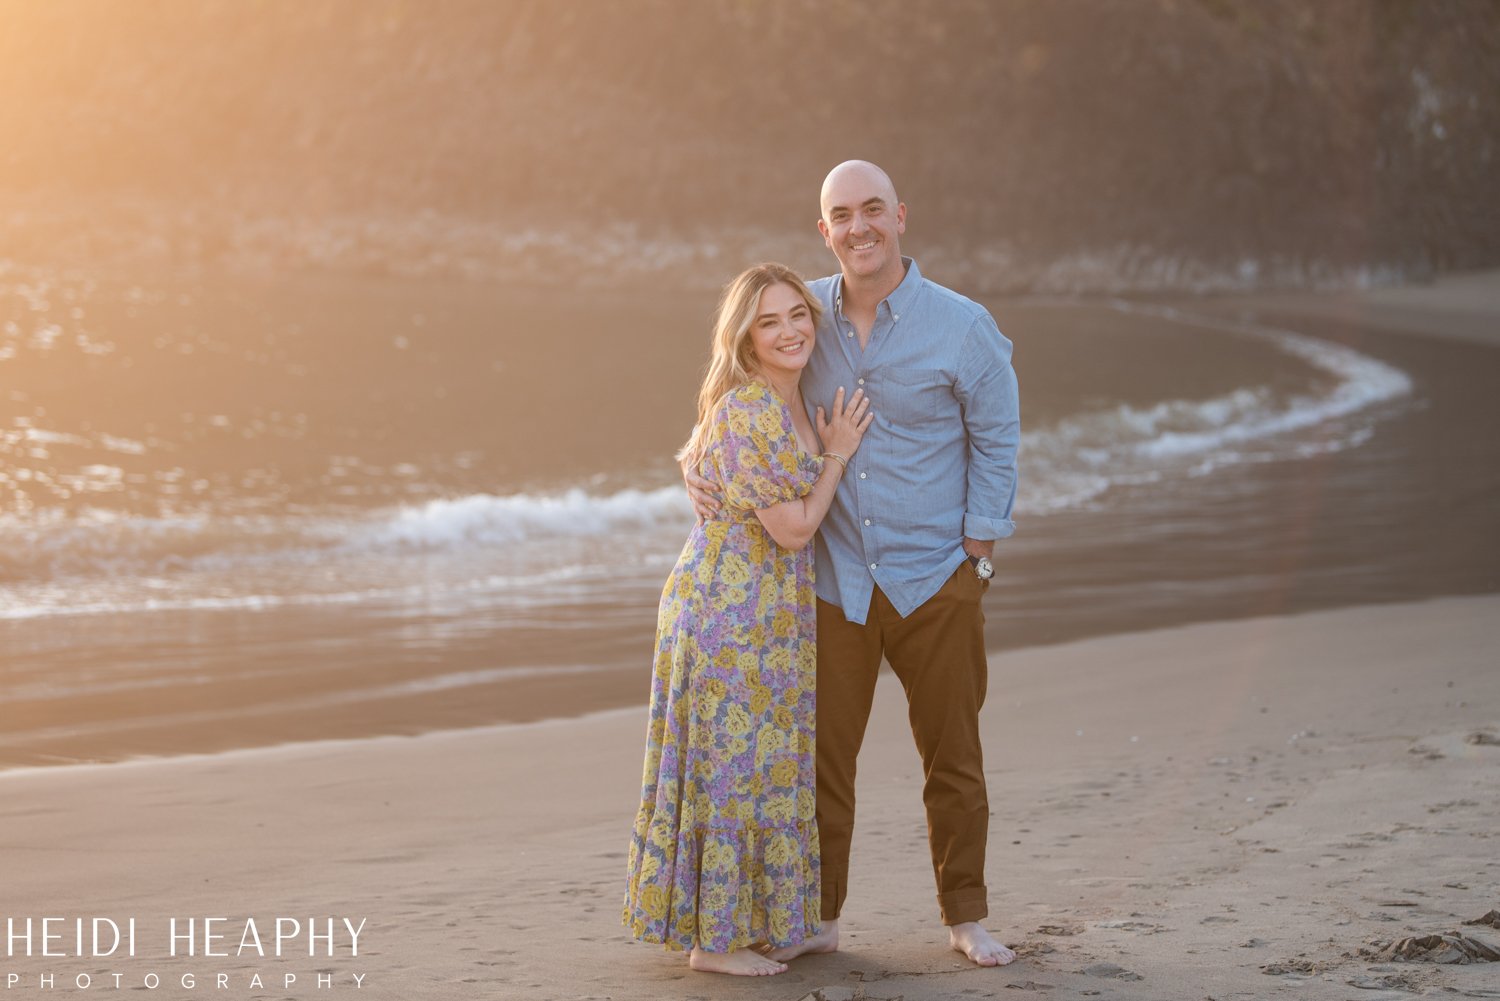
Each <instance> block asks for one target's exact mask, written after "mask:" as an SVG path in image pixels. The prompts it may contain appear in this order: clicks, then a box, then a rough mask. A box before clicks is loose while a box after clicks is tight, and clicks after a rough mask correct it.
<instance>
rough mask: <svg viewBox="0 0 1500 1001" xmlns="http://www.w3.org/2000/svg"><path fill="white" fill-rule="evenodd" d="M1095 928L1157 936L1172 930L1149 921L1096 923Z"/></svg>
mask: <svg viewBox="0 0 1500 1001" xmlns="http://www.w3.org/2000/svg"><path fill="white" fill-rule="evenodd" d="M1094 927H1095V928H1108V929H1111V930H1114V931H1138V932H1141V933H1142V934H1145V935H1155V934H1157V933H1158V932H1164V931H1170V930H1171V929H1169V928H1166V927H1164V926H1162V925H1154V924H1151V923H1150V922H1149V921H1095V922H1094Z"/></svg>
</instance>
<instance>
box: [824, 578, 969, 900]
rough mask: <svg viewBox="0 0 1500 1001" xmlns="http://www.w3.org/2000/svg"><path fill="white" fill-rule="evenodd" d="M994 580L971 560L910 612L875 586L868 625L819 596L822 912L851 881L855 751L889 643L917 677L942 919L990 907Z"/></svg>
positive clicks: (912, 702) (893, 655)
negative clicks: (988, 659) (989, 604)
mask: <svg viewBox="0 0 1500 1001" xmlns="http://www.w3.org/2000/svg"><path fill="white" fill-rule="evenodd" d="M988 587H989V583H988V582H987V581H981V580H979V578H978V577H976V576H974V571H973V569H972V568H971V567H970V565H969V564H968V563H964V564H962V565H961V566H959V568H958V570H957V571H955V572H954V574H953V576H952V577H950V578H948V580H947V581H946V582H945V583H944V584H943V586H942V588H941V589H940V590H939V591H938V593H937V594H935V595H933V596H932V597H931V598H930V599H928V601H927V602H926V603H925V604H923V605H922V606H921V607H920V608H918V609H916V610H915V611H913V612H912V613H911V615H909V616H907V617H906V618H904V619H903V618H902V617H901V616H900V615H899V614H898V613H897V612H896V609H895V608H894V607H893V606H892V605H891V602H890V599H888V598H887V597H886V596H885V595H884V594H882V593H881V591H880V589H879V588H876V590H875V593H874V595H873V596H872V597H871V599H870V612H869V616H868V617H867V619H866V621H865V624H864V625H856V624H855V623H852V622H849V621H848V620H847V619H845V618H844V611H843V609H841V608H839V607H837V606H835V605H830V604H829V603H827V602H825V601H821V600H820V601H819V602H818V717H817V719H818V729H817V768H818V840H819V841H820V842H821V844H822V868H823V919H824V920H830V919H834V918H837V917H838V916H839V912H840V911H841V910H842V909H843V906H844V898H845V896H847V895H848V891H849V842H850V839H851V838H852V837H853V834H854V772H855V767H854V765H855V758H856V757H857V756H858V754H859V748H860V745H861V744H862V743H863V742H864V737H865V724H866V723H868V722H869V719H870V706H871V704H872V702H873V701H874V698H875V678H876V676H877V674H878V673H879V671H880V658H881V656H882V654H883V655H884V656H885V658H886V659H887V660H889V661H890V663H891V668H892V669H893V670H894V671H895V673H896V677H897V678H899V679H900V681H901V685H902V687H903V688H905V689H906V700H907V704H908V706H909V717H910V720H911V732H912V736H913V737H914V738H915V739H916V743H917V750H918V751H919V752H920V753H921V755H922V766H923V773H924V775H925V776H926V783H925V785H924V786H923V789H922V799H923V802H924V803H925V804H926V806H927V837H928V841H929V843H930V845H931V848H932V867H933V873H934V875H935V876H936V877H937V889H938V894H937V899H938V909H939V910H940V911H941V913H942V916H943V923H944V924H948V925H956V924H962V923H963V922H965V921H979V920H981V919H982V918H984V917H985V916H986V915H987V914H988V913H989V905H988V896H987V893H986V890H985V885H984V850H985V839H986V838H987V837H988V834H989V819H990V808H989V799H988V797H987V796H986V793H985V783H984V760H983V756H982V753H981V751H980V746H979V709H980V707H981V706H983V705H984V692H985V681H986V674H987V670H988V669H987V666H986V663H985V657H984V612H983V610H982V609H981V608H980V599H981V598H982V597H983V595H984V592H985V590H986V589H987V588H988Z"/></svg>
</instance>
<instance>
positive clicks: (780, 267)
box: [677, 263, 823, 470]
mask: <svg viewBox="0 0 1500 1001" xmlns="http://www.w3.org/2000/svg"><path fill="white" fill-rule="evenodd" d="M772 285H790V286H791V287H792V289H793V290H795V291H796V293H797V294H798V295H800V296H801V297H802V301H803V302H805V303H807V309H808V312H810V313H811V314H812V320H813V326H815V327H816V326H817V324H818V320H819V319H820V318H821V317H822V315H823V307H822V306H821V305H819V303H818V300H817V298H816V297H814V296H813V294H812V291H811V290H810V289H808V287H807V283H806V282H804V281H803V280H802V277H801V276H800V275H798V274H797V272H795V271H793V270H792V269H791V268H789V267H787V266H786V265H784V264H775V263H766V264H757V265H755V266H754V267H753V268H748V269H747V270H745V271H743V272H741V273H740V274H739V276H738V277H736V278H735V279H734V281H732V282H730V283H729V284H728V285H726V286H724V294H723V295H721V296H720V297H719V310H718V314H717V317H716V318H715V320H714V334H713V353H712V354H711V355H710V356H709V359H708V368H707V370H706V371H705V372H704V375H703V386H702V388H701V389H699V390H698V423H697V424H695V425H693V433H692V434H691V435H689V436H688V440H687V444H685V445H683V446H682V448H681V449H680V450H679V451H678V452H677V461H678V462H680V463H682V464H683V465H684V466H685V467H687V468H688V469H693V470H696V469H697V468H698V463H699V461H700V460H702V458H703V453H704V451H705V450H706V448H707V445H708V431H709V427H710V426H711V424H712V420H711V418H712V417H713V413H714V411H715V410H716V409H717V408H718V406H719V402H720V401H721V400H723V399H724V396H725V395H726V394H727V393H730V392H733V391H734V390H736V389H738V388H740V387H741V386H743V385H745V383H747V382H749V381H750V380H751V378H752V377H753V376H754V375H755V373H756V365H755V350H754V345H753V344H752V343H751V340H750V324H751V321H753V320H754V319H755V315H756V314H755V310H756V308H757V307H758V306H759V305H760V296H761V293H762V292H764V291H765V290H766V289H768V288H770V287H771V286H772Z"/></svg>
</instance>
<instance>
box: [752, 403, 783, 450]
mask: <svg viewBox="0 0 1500 1001" xmlns="http://www.w3.org/2000/svg"><path fill="white" fill-rule="evenodd" d="M755 428H756V430H758V431H759V432H760V433H761V434H763V435H767V436H768V437H769V436H773V435H780V434H782V433H783V432H782V430H781V411H780V408H777V407H766V408H765V409H763V410H762V411H761V412H760V413H758V414H756V415H755ZM766 451H767V452H769V451H770V449H769V448H768V449H766Z"/></svg>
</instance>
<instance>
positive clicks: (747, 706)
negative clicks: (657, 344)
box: [624, 383, 823, 952]
mask: <svg viewBox="0 0 1500 1001" xmlns="http://www.w3.org/2000/svg"><path fill="white" fill-rule="evenodd" d="M711 420H712V422H713V423H712V427H711V432H710V436H709V439H708V454H707V457H706V458H705V459H704V460H703V462H702V464H701V465H700V467H699V471H700V473H701V474H702V475H703V476H704V477H706V478H707V479H710V480H713V481H715V482H716V483H718V485H719V486H720V487H721V489H722V491H723V496H722V499H723V508H722V509H721V511H720V513H719V516H718V518H716V519H715V520H712V521H708V522H705V523H704V524H701V525H698V526H696V527H695V528H694V529H693V531H692V534H691V535H689V536H688V541H687V545H686V546H684V547H683V550H682V555H681V556H680V557H679V558H678V560H677V565H676V566H675V567H674V568H673V570H672V574H671V576H670V577H668V578H667V583H666V586H665V587H664V588H663V589H662V596H661V606H660V612H659V614H658V618H657V632H656V662H655V672H654V675H653V677H652V681H651V717H650V723H649V725H648V728H647V734H646V764H645V770H644V777H643V786H642V789H641V808H640V811H639V812H638V813H637V814H636V820H635V831H634V835H633V837H632V838H631V843H630V862H629V868H628V874H627V875H628V882H627V886H626V891H625V912H624V921H625V924H626V925H627V926H628V927H629V928H630V930H631V932H632V933H633V934H634V935H635V936H636V937H637V938H639V939H642V940H644V941H647V942H661V943H663V944H665V945H666V946H667V947H668V948H673V949H690V948H692V947H693V946H695V945H696V946H699V947H701V948H703V949H704V950H705V951H709V952H729V951H730V950H732V949H738V948H743V947H745V946H747V945H749V944H750V943H752V942H769V943H770V944H771V945H772V946H775V947H779V946H787V945H795V944H797V943H799V942H801V941H802V940H803V939H804V938H806V937H809V936H811V935H813V934H816V932H817V931H818V928H819V925H820V918H819V909H820V904H821V894H820V884H819V871H818V831H817V825H816V824H815V822H814V809H815V805H816V801H815V798H814V791H815V773H814V770H813V736H814V699H815V694H814V686H815V667H816V659H817V657H816V647H815V645H814V630H815V623H816V614H815V608H814V604H813V601H814V598H813V552H812V546H811V545H808V546H805V547H803V548H802V549H799V550H796V551H793V550H790V549H783V548H781V547H780V546H778V545H777V544H776V542H775V540H773V539H772V538H771V537H770V535H768V534H767V533H766V531H765V528H764V527H763V526H762V525H761V523H760V520H759V519H758V518H757V517H756V516H755V510H756V509H757V508H766V507H770V506H771V505H773V504H779V503H782V502H784V501H789V500H794V499H796V498H798V497H802V496H804V495H806V494H807V492H808V491H809V490H811V489H812V486H813V484H814V483H815V482H816V481H817V478H818V474H819V473H820V472H821V470H822V461H823V460H822V459H820V458H818V457H815V456H811V455H808V454H807V453H805V452H800V451H798V449H797V438H796V433H795V432H794V431H793V429H792V423H791V414H790V412H789V411H788V410H787V406H786V404H785V403H783V402H782V400H781V399H780V398H779V397H778V396H776V394H775V393H774V392H772V391H771V390H770V389H768V388H767V387H765V386H762V385H760V384H759V383H751V384H749V385H746V386H742V387H740V388H739V389H737V390H735V391H733V392H732V393H730V394H729V395H727V396H726V397H725V399H724V401H723V402H722V403H721V404H720V405H719V408H718V410H717V411H716V412H715V413H714V414H713V415H712V417H711Z"/></svg>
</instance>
